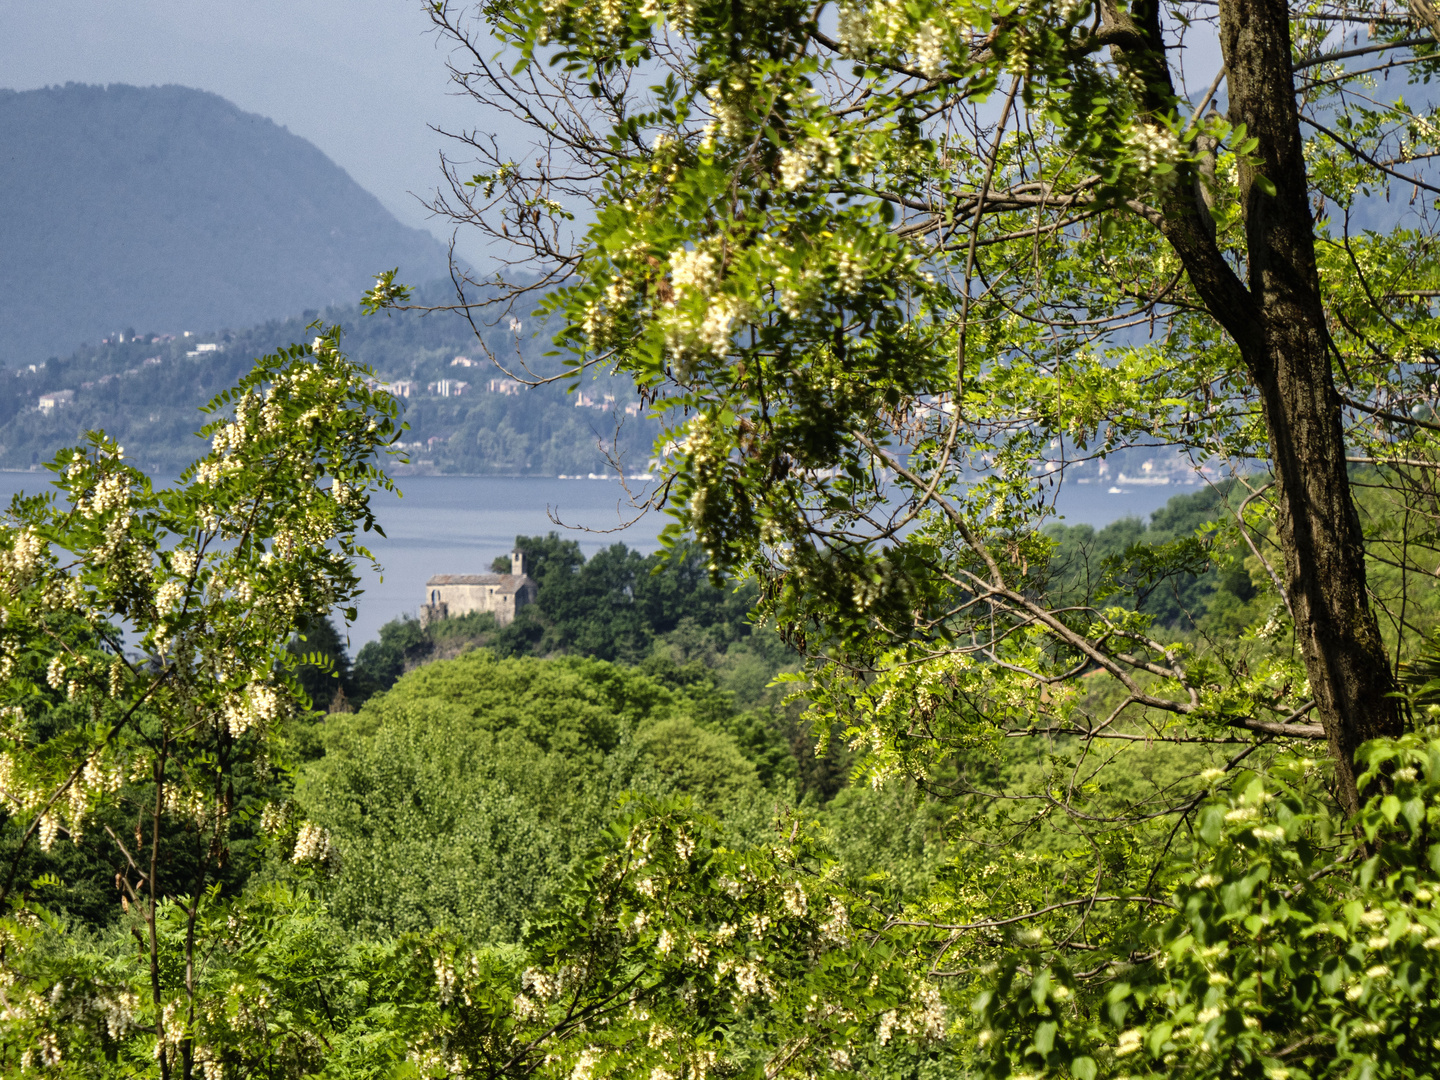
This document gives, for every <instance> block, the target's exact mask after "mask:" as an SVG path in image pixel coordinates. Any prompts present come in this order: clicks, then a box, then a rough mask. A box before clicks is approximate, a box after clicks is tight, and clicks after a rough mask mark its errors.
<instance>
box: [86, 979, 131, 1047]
mask: <svg viewBox="0 0 1440 1080" xmlns="http://www.w3.org/2000/svg"><path fill="white" fill-rule="evenodd" d="M95 1011H96V1012H98V1013H99V1014H100V1016H101V1018H102V1020H103V1021H104V1023H105V1031H106V1033H107V1034H109V1036H110V1038H112V1039H123V1038H124V1037H125V1035H126V1033H127V1032H128V1031H129V1030H130V1029H131V1028H132V1027H134V1026H135V1019H136V1017H137V1016H138V1015H139V1013H140V997H139V995H138V994H136V993H134V992H132V991H130V990H121V991H118V992H116V993H112V994H106V995H104V996H102V997H100V998H99V999H97V1000H96V1002H95Z"/></svg>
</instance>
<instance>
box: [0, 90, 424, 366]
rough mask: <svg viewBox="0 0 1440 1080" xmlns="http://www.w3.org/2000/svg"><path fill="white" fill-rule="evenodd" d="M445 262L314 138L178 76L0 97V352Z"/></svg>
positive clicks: (144, 326) (195, 317)
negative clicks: (148, 83) (158, 82)
mask: <svg viewBox="0 0 1440 1080" xmlns="http://www.w3.org/2000/svg"><path fill="white" fill-rule="evenodd" d="M396 265H399V266H400V268H401V274H402V277H403V279H404V280H407V281H423V280H427V279H430V278H433V277H436V276H438V275H439V274H441V273H442V272H443V270H444V266H445V251H444V248H443V247H442V245H441V244H440V243H439V242H438V241H436V240H435V239H434V238H433V237H432V236H430V235H429V234H427V233H424V232H421V231H420V230H418V229H411V228H407V227H406V226H404V225H402V224H400V222H398V221H397V220H395V218H394V217H393V216H392V215H391V214H390V213H389V211H387V210H386V209H385V208H384V207H383V206H382V205H381V204H380V202H379V200H377V199H376V198H375V197H374V196H373V195H371V194H369V193H368V192H366V191H365V190H364V189H363V188H361V187H360V186H359V185H358V184H356V183H355V181H353V180H352V179H350V177H349V175H348V174H347V173H346V172H345V171H344V170H343V169H341V168H340V167H339V166H338V165H336V164H335V163H334V162H332V161H331V160H330V159H329V158H327V157H326V156H325V155H324V154H323V153H321V152H320V150H318V149H317V148H316V147H315V146H313V145H311V144H310V143H308V142H306V141H305V140H304V139H302V138H300V137H299V136H297V135H293V134H291V133H290V132H289V131H286V130H285V129H284V128H282V127H279V126H278V125H276V124H275V123H273V122H271V121H270V120H267V119H265V118H264V117H261V116H256V115H254V114H252V113H245V112H241V111H240V110H239V109H237V108H236V107H235V106H233V105H231V104H230V103H229V102H227V101H225V100H224V99H223V98H220V97H218V96H216V95H214V94H209V93H205V92H203V91H199V90H191V89H187V88H185V87H180V86H161V87H145V88H142V87H134V86H119V85H115V86H109V87H99V86H82V85H77V84H69V85H67V86H64V87H56V88H49V89H45V90H32V91H25V92H15V91H0V363H3V364H5V365H6V366H10V365H14V364H21V363H34V362H36V361H39V360H43V359H44V358H45V357H46V356H47V355H49V354H51V353H56V354H60V355H64V354H66V353H69V352H70V351H71V350H73V349H74V348H75V347H76V345H77V344H79V343H80V342H82V341H95V340H97V339H99V338H100V337H103V336H105V335H107V334H109V333H111V332H113V331H116V330H124V329H126V328H127V327H133V328H135V329H137V330H139V331H141V332H148V331H157V332H175V331H179V330H185V329H195V330H200V329H202V328H214V327H221V326H242V325H247V324H251V323H256V322H260V321H262V320H265V319H267V318H273V317H276V316H283V315H286V314H289V313H290V312H293V311H297V310H299V309H301V308H303V307H311V306H322V305H327V304H330V303H346V302H353V301H354V300H355V299H357V298H358V296H359V294H360V292H361V290H363V289H364V288H365V287H366V286H367V285H368V284H369V283H370V281H371V279H372V278H373V277H374V275H375V274H376V273H377V272H378V271H380V270H382V269H386V268H389V267H392V266H396Z"/></svg>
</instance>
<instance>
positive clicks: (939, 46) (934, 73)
mask: <svg viewBox="0 0 1440 1080" xmlns="http://www.w3.org/2000/svg"><path fill="white" fill-rule="evenodd" d="M945 44H946V43H945V36H944V35H943V34H942V33H941V32H940V28H939V27H938V26H936V25H935V24H934V23H933V22H930V21H929V20H926V21H925V22H923V23H921V24H920V29H919V30H917V31H916V33H915V39H914V41H913V42H912V44H911V51H912V52H913V53H914V57H915V66H916V67H917V68H919V69H920V70H921V71H922V72H923V73H924V74H925V77H926V78H927V79H938V78H939V77H940V76H941V75H943V74H945Z"/></svg>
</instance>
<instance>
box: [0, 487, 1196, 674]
mask: <svg viewBox="0 0 1440 1080" xmlns="http://www.w3.org/2000/svg"><path fill="white" fill-rule="evenodd" d="M50 478H51V477H50V474H49V473H48V472H43V471H41V472H0V505H4V506H8V505H9V503H10V497H11V496H12V495H14V494H16V493H17V492H20V491H26V492H29V493H31V494H34V493H37V492H40V491H44V490H45V489H46V485H47V484H48V482H49V480H50ZM398 484H399V486H400V489H401V490H402V492H403V493H404V496H403V498H397V497H396V496H394V495H389V494H382V495H381V496H380V497H379V498H378V499H377V500H376V510H377V517H378V518H379V521H380V524H381V527H382V528H384V530H385V533H386V535H385V537H384V538H381V537H379V536H375V535H373V534H372V535H371V536H370V537H369V540H370V544H369V546H370V548H371V550H372V551H373V552H374V553H375V556H376V558H377V559H378V560H379V561H380V563H381V565H382V566H383V571H381V572H375V571H373V570H369V569H368V568H367V569H365V570H364V573H363V574H362V576H363V577H364V580H365V595H364V596H362V597H361V598H360V602H359V605H358V606H359V612H360V617H359V618H358V619H357V620H356V622H355V625H354V626H352V627H351V628H350V645H351V652H352V654H353V653H354V652H355V651H356V650H358V649H359V647H360V646H361V645H362V644H364V643H365V642H367V641H371V640H373V639H374V638H375V637H376V636H377V635H378V632H379V630H380V627H381V626H382V625H384V624H385V623H386V622H388V621H389V620H391V619H394V618H396V617H398V616H400V615H402V614H405V613H407V612H408V613H410V614H414V613H415V611H416V610H417V609H418V607H419V605H420V603H421V602H422V600H423V599H424V595H425V581H426V579H427V578H429V577H430V576H431V575H432V574H476V573H485V572H487V571H488V570H489V568H490V562H491V560H492V559H494V558H495V557H496V556H497V555H503V554H506V553H508V552H509V551H510V549H511V547H513V546H514V543H515V537H516V536H535V535H538V534H543V533H546V532H549V531H550V530H552V529H553V530H555V531H557V532H559V533H561V534H562V535H564V536H566V537H568V538H572V539H574V540H576V541H577V542H578V543H579V544H580V547H581V549H582V550H583V551H584V552H585V553H586V554H587V555H591V554H594V553H595V552H596V551H598V550H599V549H601V548H602V547H606V546H608V545H610V544H613V543H616V542H617V541H620V542H623V543H625V544H627V545H629V546H630V547H632V548H636V549H638V550H640V551H654V550H655V549H656V548H657V547H659V544H658V542H657V540H656V537H657V536H658V535H659V533H660V530H661V529H662V528H664V526H665V525H666V524H667V523H668V522H669V520H670V519H669V518H668V517H666V516H665V515H663V514H655V513H651V514H647V515H645V516H644V517H642V518H640V520H638V521H635V522H634V523H633V524H629V525H628V527H627V522H630V520H631V519H632V518H634V517H635V514H636V512H635V511H634V510H633V509H632V508H631V507H630V506H629V505H628V500H627V497H626V495H625V492H624V490H623V489H622V488H621V487H620V484H619V483H618V482H616V481H614V480H560V479H556V478H554V477H524V478H514V477H488V476H410V477H404V478H402V479H400V480H399V481H398ZM1197 490H1199V489H1198V488H1196V487H1189V486H1183V487H1182V486H1176V485H1174V484H1164V485H1154V486H1150V487H1135V488H1129V489H1125V490H1123V491H1120V492H1111V491H1108V490H1107V489H1106V488H1105V487H1103V486H1101V485H1099V484H1096V485H1079V484H1066V485H1064V486H1063V487H1062V488H1061V491H1060V494H1059V497H1058V498H1057V500H1056V502H1057V506H1058V508H1059V510H1060V512H1061V513H1062V514H1063V515H1064V520H1065V521H1067V522H1068V523H1070V524H1072V525H1074V524H1081V523H1084V524H1088V525H1095V526H1101V525H1108V524H1109V523H1110V522H1112V521H1116V520H1118V519H1120V518H1123V517H1129V516H1134V517H1141V518H1144V517H1148V516H1149V515H1150V514H1151V513H1152V512H1153V511H1155V510H1157V509H1159V508H1160V507H1161V506H1163V505H1164V504H1165V503H1166V502H1167V501H1168V500H1169V499H1170V498H1172V497H1173V496H1175V495H1179V494H1182V493H1187V492H1194V491H1197ZM555 519H558V520H559V522H561V523H563V524H557V523H556V520H555ZM567 526H569V527H570V528H567Z"/></svg>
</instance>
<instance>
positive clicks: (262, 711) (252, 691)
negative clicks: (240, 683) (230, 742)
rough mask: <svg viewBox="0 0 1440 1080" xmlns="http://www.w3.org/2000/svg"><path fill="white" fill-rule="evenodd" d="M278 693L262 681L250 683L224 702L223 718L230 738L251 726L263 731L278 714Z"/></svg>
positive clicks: (242, 733) (279, 704) (248, 729)
mask: <svg viewBox="0 0 1440 1080" xmlns="http://www.w3.org/2000/svg"><path fill="white" fill-rule="evenodd" d="M280 711H281V702H280V695H279V694H278V693H276V692H275V688H274V687H271V686H266V685H265V684H264V683H251V684H250V685H249V686H247V687H246V688H245V690H244V691H243V692H242V693H240V694H235V695H232V696H231V698H230V700H229V701H227V702H226V703H225V709H224V712H223V718H224V721H225V727H226V729H227V730H228V731H229V732H230V736H231V738H235V739H238V738H240V736H242V735H244V734H245V733H246V732H247V731H250V730H251V729H252V728H254V729H256V730H258V731H260V732H262V733H263V732H264V731H265V730H266V729H267V728H268V727H269V725H270V724H271V723H272V722H273V721H274V720H276V719H277V718H278V717H279V716H280Z"/></svg>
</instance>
